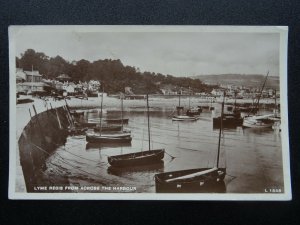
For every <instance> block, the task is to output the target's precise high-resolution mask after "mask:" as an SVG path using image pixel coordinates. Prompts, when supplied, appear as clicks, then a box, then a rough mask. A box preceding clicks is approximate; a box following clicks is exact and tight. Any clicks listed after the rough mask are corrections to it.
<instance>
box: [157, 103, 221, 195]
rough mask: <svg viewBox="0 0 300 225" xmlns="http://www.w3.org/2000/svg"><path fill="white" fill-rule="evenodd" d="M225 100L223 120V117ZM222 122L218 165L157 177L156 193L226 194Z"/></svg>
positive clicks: (158, 175)
mask: <svg viewBox="0 0 300 225" xmlns="http://www.w3.org/2000/svg"><path fill="white" fill-rule="evenodd" d="M223 111H224V100H223V103H222V111H221V118H222V117H223ZM222 121H223V120H221V126H220V130H219V142H218V153H217V164H216V166H214V167H211V168H197V169H188V170H178V171H172V172H166V173H160V174H156V175H155V177H154V178H155V187H156V192H162V193H168V192H169V193H172V192H183V193H184V192H224V191H225V184H224V178H225V175H226V167H219V159H220V143H221V133H222V129H223V126H222Z"/></svg>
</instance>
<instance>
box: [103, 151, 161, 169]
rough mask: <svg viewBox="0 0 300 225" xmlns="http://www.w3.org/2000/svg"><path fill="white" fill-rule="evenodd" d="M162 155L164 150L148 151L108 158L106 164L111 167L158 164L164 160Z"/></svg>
mask: <svg viewBox="0 0 300 225" xmlns="http://www.w3.org/2000/svg"><path fill="white" fill-rule="evenodd" d="M164 154H165V150H164V149H157V150H149V151H142V152H135V153H129V154H122V155H116V156H109V157H108V162H109V164H110V165H111V166H116V167H127V166H139V165H147V164H152V163H157V162H159V161H160V160H162V159H163V158H164Z"/></svg>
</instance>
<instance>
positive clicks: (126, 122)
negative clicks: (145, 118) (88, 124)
mask: <svg viewBox="0 0 300 225" xmlns="http://www.w3.org/2000/svg"><path fill="white" fill-rule="evenodd" d="M104 121H105V122H106V123H113V124H121V123H123V124H128V121H129V119H128V118H126V119H104Z"/></svg>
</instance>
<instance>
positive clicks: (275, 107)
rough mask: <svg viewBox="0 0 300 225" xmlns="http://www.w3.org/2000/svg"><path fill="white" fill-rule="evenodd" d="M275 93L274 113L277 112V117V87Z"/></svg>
mask: <svg viewBox="0 0 300 225" xmlns="http://www.w3.org/2000/svg"><path fill="white" fill-rule="evenodd" d="M274 94H275V107H274V109H275V112H274V114H275V117H276V116H277V112H278V108H277V97H276V89H275V92H274Z"/></svg>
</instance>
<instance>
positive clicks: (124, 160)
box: [108, 94, 165, 167]
mask: <svg viewBox="0 0 300 225" xmlns="http://www.w3.org/2000/svg"><path fill="white" fill-rule="evenodd" d="M147 117H148V143H149V149H148V151H141V152H134V153H128V154H122V155H115V156H109V157H108V162H109V164H110V165H111V166H116V167H128V166H139V165H146V164H154V163H158V162H161V160H162V159H163V158H164V154H165V149H155V150H151V147H150V138H151V137H150V119H149V101H148V94H147Z"/></svg>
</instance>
